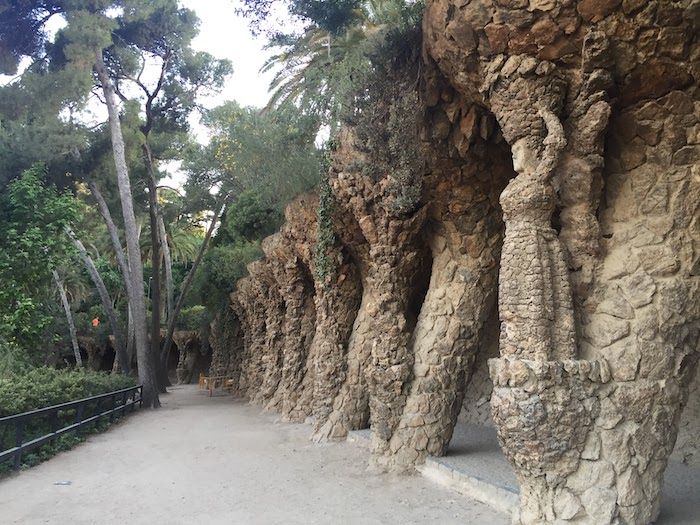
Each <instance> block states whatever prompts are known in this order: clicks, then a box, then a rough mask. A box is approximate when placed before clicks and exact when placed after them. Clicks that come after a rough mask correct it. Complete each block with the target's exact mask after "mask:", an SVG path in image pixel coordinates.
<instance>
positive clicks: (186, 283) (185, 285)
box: [160, 197, 228, 370]
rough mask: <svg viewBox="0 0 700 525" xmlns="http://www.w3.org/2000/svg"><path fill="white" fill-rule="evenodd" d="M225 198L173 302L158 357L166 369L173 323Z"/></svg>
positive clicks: (173, 330) (188, 289) (218, 217)
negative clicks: (161, 350)
mask: <svg viewBox="0 0 700 525" xmlns="http://www.w3.org/2000/svg"><path fill="white" fill-rule="evenodd" d="M227 200H228V199H227V198H226V197H224V198H222V199H221V203H220V204H219V207H218V209H217V210H216V213H215V214H214V217H213V218H212V221H211V224H210V225H209V228H208V229H207V234H206V236H205V237H204V241H203V242H202V245H201V246H200V247H199V252H198V253H197V257H196V258H195V260H194V264H193V265H192V268H191V269H190V271H189V272H188V274H187V277H185V281H184V282H183V283H182V289H181V290H180V295H179V296H178V298H177V303H176V304H175V309H174V310H173V313H172V315H171V316H170V319H168V332H167V334H166V335H165V344H164V346H163V352H162V354H161V357H160V359H161V362H162V363H163V364H164V366H165V369H166V370H167V366H168V356H169V355H170V348H171V347H172V346H173V333H174V332H175V323H176V322H177V316H178V315H180V310H182V305H183V304H184V303H185V297H186V296H187V292H189V291H190V286H191V285H192V280H193V279H194V275H195V273H196V272H197V268H198V267H199V263H201V262H202V258H203V257H204V252H205V251H206V249H207V246H208V245H209V241H210V240H211V236H212V234H213V233H214V229H215V228H216V224H217V223H218V222H219V219H220V218H221V215H222V213H223V212H224V209H225V208H226V202H227Z"/></svg>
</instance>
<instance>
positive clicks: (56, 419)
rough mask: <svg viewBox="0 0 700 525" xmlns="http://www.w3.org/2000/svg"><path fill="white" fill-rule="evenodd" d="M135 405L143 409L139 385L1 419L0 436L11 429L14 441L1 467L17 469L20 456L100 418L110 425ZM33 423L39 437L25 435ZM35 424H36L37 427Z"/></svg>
mask: <svg viewBox="0 0 700 525" xmlns="http://www.w3.org/2000/svg"><path fill="white" fill-rule="evenodd" d="M136 405H139V407H141V406H143V386H142V385H138V386H133V387H131V388H124V389H122V390H116V391H114V392H109V393H107V394H100V395H98V396H93V397H86V398H85V399H79V400H77V401H70V402H69V403H62V404H60V405H54V406H50V407H46V408H40V409H38V410H32V411H30V412H23V413H21V414H15V415H14V416H7V417H2V418H0V436H6V433H7V431H10V430H11V429H13V430H14V440H10V442H12V441H14V444H15V445H14V447H12V448H8V449H7V450H4V451H2V452H0V464H2V463H4V462H5V461H8V460H12V462H13V467H14V468H15V469H19V468H20V466H21V464H22V455H23V454H26V453H27V452H29V451H31V450H34V449H36V448H38V447H40V446H42V445H45V444H46V443H49V442H54V441H55V440H56V439H57V438H58V437H59V436H62V435H64V434H67V433H69V432H79V431H80V429H81V428H82V427H84V426H86V425H90V424H93V423H94V424H97V423H99V422H100V419H102V418H107V417H109V421H110V423H111V422H112V421H114V417H115V416H116V415H119V414H120V413H125V412H126V411H127V409H131V411H132V412H133V410H134V408H135V406H136ZM33 423H34V424H35V427H36V428H39V429H43V430H42V431H41V432H40V433H41V435H39V436H37V435H33V436H32V435H31V434H36V431H35V432H33V433H32V432H27V430H28V428H29V427H30V425H31V424H33ZM36 423H39V424H38V425H36ZM59 426H60V428H59ZM46 430H48V432H46ZM28 434H29V435H28ZM25 439H26V440H27V441H25ZM6 442H7V440H6V439H0V448H1V447H2V446H3V443H6ZM5 446H7V445H5Z"/></svg>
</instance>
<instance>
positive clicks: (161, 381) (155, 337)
mask: <svg viewBox="0 0 700 525" xmlns="http://www.w3.org/2000/svg"><path fill="white" fill-rule="evenodd" d="M147 140H148V137H146V142H144V143H143V145H142V149H143V161H144V164H145V165H146V172H147V173H148V177H147V180H148V216H149V218H150V221H151V267H152V270H153V275H152V277H151V279H152V282H151V357H152V359H153V366H154V367H155V372H156V379H157V380H158V390H159V391H160V392H161V393H165V392H166V389H165V387H166V386H167V385H168V377H167V373H165V374H164V373H163V367H162V366H161V360H160V359H159V357H160V258H161V249H162V245H163V244H164V243H163V241H162V239H161V236H160V233H159V231H160V228H159V227H158V222H159V221H158V217H159V215H160V213H159V211H158V195H157V191H158V189H157V184H156V177H155V172H154V166H153V152H152V151H151V147H150V146H149V144H148V142H147Z"/></svg>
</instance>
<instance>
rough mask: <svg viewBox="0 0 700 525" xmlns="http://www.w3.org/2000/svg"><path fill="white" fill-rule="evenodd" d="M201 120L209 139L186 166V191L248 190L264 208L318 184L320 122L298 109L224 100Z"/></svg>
mask: <svg viewBox="0 0 700 525" xmlns="http://www.w3.org/2000/svg"><path fill="white" fill-rule="evenodd" d="M204 122H205V124H206V125H207V126H208V127H210V128H211V130H212V132H213V137H212V140H211V144H210V146H208V147H207V148H204V149H203V150H199V151H196V152H193V155H192V157H191V158H190V160H189V162H187V163H186V164H185V168H186V169H187V170H188V172H190V173H191V174H192V176H191V178H190V180H189V181H188V184H187V186H186V189H187V192H188V194H189V193H190V191H192V190H195V191H200V190H198V188H201V187H202V186H204V187H208V188H212V187H216V186H220V188H221V191H223V192H224V193H228V192H229V191H234V192H235V193H238V194H240V193H242V192H245V191H249V190H252V191H254V192H255V193H256V195H257V196H258V197H259V198H260V199H261V200H262V201H263V202H264V203H265V205H266V206H270V207H275V208H277V209H278V210H279V211H282V210H283V208H284V205H285V204H286V203H287V202H289V201H290V200H292V199H293V198H294V197H295V196H297V195H299V194H300V193H303V192H305V191H308V190H309V189H310V188H312V187H314V185H315V184H316V183H317V182H318V165H319V160H320V158H319V152H318V150H317V148H316V147H315V145H314V140H315V138H316V131H317V129H318V121H317V120H316V119H315V118H314V117H311V116H308V115H304V114H303V113H302V112H300V111H299V110H298V109H297V108H295V107H292V106H285V107H281V108H279V109H276V110H275V111H268V112H260V110H258V109H255V108H243V107H241V106H239V105H238V104H236V103H235V102H228V103H226V104H225V105H223V106H221V107H218V108H216V109H213V110H211V111H209V112H208V113H207V114H206V115H205V119H204ZM233 206H234V207H235V206H236V204H234V205H233Z"/></svg>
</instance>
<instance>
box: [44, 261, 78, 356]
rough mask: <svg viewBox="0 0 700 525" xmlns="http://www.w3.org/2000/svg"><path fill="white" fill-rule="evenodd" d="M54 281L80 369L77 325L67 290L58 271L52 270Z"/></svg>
mask: <svg viewBox="0 0 700 525" xmlns="http://www.w3.org/2000/svg"><path fill="white" fill-rule="evenodd" d="M51 273H52V274H53V280H54V281H55V282H56V287H57V288H58V293H59V294H61V303H63V310H64V311H65V312H66V320H67V321H68V331H69V332H70V342H71V344H72V345H73V354H74V355H75V365H76V366H77V367H79V368H81V367H82V366H83V358H82V357H81V356H80V347H79V346H78V335H77V333H76V331H75V323H74V322H73V314H72V313H71V311H70V303H69V302H68V296H67V295H66V289H65V288H64V287H63V281H61V278H60V277H59V275H58V272H57V271H56V270H51Z"/></svg>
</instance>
